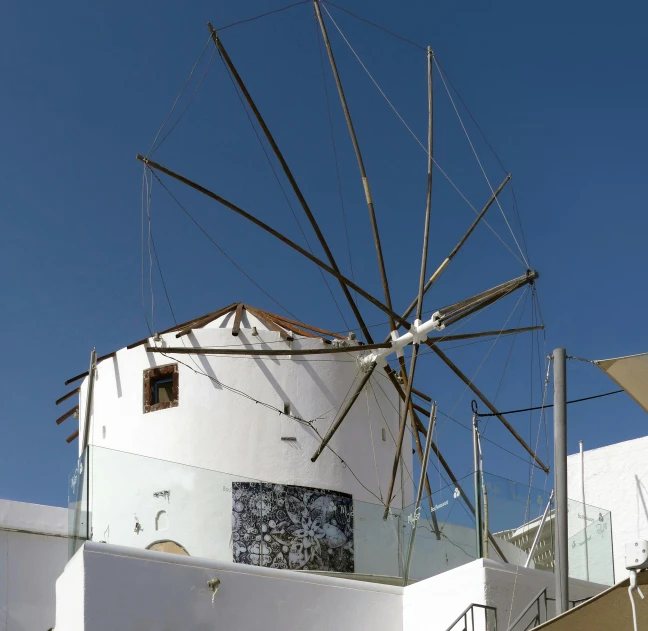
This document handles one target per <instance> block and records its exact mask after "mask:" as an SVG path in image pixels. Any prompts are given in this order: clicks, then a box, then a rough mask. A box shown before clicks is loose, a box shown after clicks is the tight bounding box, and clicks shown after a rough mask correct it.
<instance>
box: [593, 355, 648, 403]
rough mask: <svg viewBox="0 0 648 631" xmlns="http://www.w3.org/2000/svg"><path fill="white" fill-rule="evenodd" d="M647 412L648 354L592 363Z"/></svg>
mask: <svg viewBox="0 0 648 631" xmlns="http://www.w3.org/2000/svg"><path fill="white" fill-rule="evenodd" d="M594 364H596V365H597V366H598V367H599V368H600V369H601V370H602V371H603V372H604V373H606V374H607V376H608V377H610V379H612V381H614V382H615V383H616V384H618V385H619V386H620V387H621V388H623V389H624V390H625V391H626V392H627V393H628V394H629V395H630V396H631V397H632V398H633V399H634V400H635V401H636V402H637V403H638V404H639V405H640V406H641V407H642V408H643V409H644V410H645V411H646V412H648V353H642V354H641V355H629V356H628V357H617V358H616V359H599V360H597V361H595V362H594Z"/></svg>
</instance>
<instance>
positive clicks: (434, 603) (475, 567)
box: [403, 561, 484, 631]
mask: <svg viewBox="0 0 648 631" xmlns="http://www.w3.org/2000/svg"><path fill="white" fill-rule="evenodd" d="M483 602H484V572H483V568H482V565H481V561H473V562H471V563H468V564H466V565H463V566H462V567H459V568H456V569H454V570H450V571H449V572H446V573H444V574H441V575H438V576H433V577H432V578H428V579H426V580H424V581H420V582H419V583H415V584H413V585H409V586H408V587H407V588H406V589H405V591H404V596H403V631H421V630H423V629H425V631H446V629H447V628H448V627H449V626H450V625H451V624H452V622H454V620H455V619H456V618H457V616H459V614H461V612H462V611H463V610H464V609H465V608H466V607H468V605H470V604H471V603H483ZM458 629H462V628H461V627H458Z"/></svg>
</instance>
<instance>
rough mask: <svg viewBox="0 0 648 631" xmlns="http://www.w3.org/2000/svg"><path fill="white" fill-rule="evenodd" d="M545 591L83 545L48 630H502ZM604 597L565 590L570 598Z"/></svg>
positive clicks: (471, 568) (510, 572) (525, 585)
mask: <svg viewBox="0 0 648 631" xmlns="http://www.w3.org/2000/svg"><path fill="white" fill-rule="evenodd" d="M216 578H218V579H220V581H221V584H220V587H219V589H218V592H217V594H216V595H215V596H214V597H213V595H212V592H211V591H210V589H209V588H208V585H207V584H208V582H209V581H210V580H212V579H216ZM544 587H549V595H550V596H553V575H551V574H549V573H547V572H542V571H539V570H533V569H524V568H515V567H514V566H510V565H506V564H502V563H497V562H494V561H490V560H487V559H486V560H484V559H480V560H476V561H473V562H471V563H468V564H466V565H464V566H462V567H460V568H456V569H454V570H450V571H448V572H446V573H444V574H442V575H439V576H435V577H433V578H430V579H427V580H425V581H421V582H419V583H415V584H413V585H410V586H408V587H407V588H403V587H399V586H390V585H381V584H376V583H368V582H361V581H353V580H348V579H341V578H336V577H328V576H320V575H313V574H306V573H301V572H292V571H286V570H283V571H282V570H274V569H271V568H263V567H261V568H259V567H251V566H241V565H235V564H233V563H223V562H215V561H208V560H205V559H198V558H189V559H188V558H186V557H180V556H177V555H170V554H165V553H160V552H150V551H143V550H136V549H133V548H125V547H122V546H113V545H108V544H98V543H94V542H88V543H86V544H85V546H84V548H83V549H82V550H80V551H79V552H78V553H77V555H76V556H75V557H74V558H73V560H72V561H71V562H70V563H69V564H68V566H67V567H66V569H65V573H64V575H63V576H62V577H61V579H59V581H58V583H57V611H60V614H59V613H57V626H56V631H85V630H90V629H91V630H92V631H104V630H105V631H113V630H114V629H121V630H123V631H129V630H131V629H132V630H135V629H137V631H141V630H143V629H183V630H185V631H193V630H196V631H208V630H211V629H214V630H216V629H227V630H228V631H249V630H252V629H263V630H264V631H303V630H304V629H308V631H330V630H331V629H335V630H336V631H347V630H348V631H351V630H353V631H358V630H359V629H371V631H421V630H422V629H425V630H427V631H446V630H447V629H448V627H449V625H450V624H451V623H452V622H453V621H454V620H455V619H456V618H457V617H458V616H459V615H460V614H461V613H462V612H463V611H464V610H465V609H466V608H467V607H468V606H469V605H470V604H472V603H479V604H485V605H491V606H494V607H497V609H498V623H499V628H500V629H502V628H506V627H507V622H508V620H509V610H510V608H511V603H512V602H513V611H512V613H511V614H510V616H511V620H512V619H513V618H514V617H515V616H516V614H517V613H518V612H519V611H521V610H522V609H523V608H524V607H526V605H528V604H529V602H530V601H531V600H532V599H533V598H534V597H535V596H536V595H537V594H538V592H539V591H540V590H541V589H543V588H544ZM603 589H604V587H603V586H600V585H595V584H586V583H584V582H582V581H570V598H572V599H579V598H584V597H589V596H593V595H595V594H597V593H599V592H600V591H602V590H603ZM481 620H482V618H480V616H479V615H477V616H476V618H475V621H476V625H475V629H476V631H481V630H482V629H483V623H482V622H480V621H481ZM523 627H524V625H522V628H523Z"/></svg>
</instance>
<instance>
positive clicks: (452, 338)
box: [413, 324, 545, 401]
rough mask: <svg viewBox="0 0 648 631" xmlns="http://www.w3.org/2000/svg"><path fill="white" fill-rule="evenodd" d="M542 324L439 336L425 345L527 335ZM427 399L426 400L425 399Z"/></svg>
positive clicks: (542, 326)
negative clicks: (496, 336)
mask: <svg viewBox="0 0 648 631" xmlns="http://www.w3.org/2000/svg"><path fill="white" fill-rule="evenodd" d="M544 328H545V326H544V324H541V325H538V326H523V327H520V328H517V329H502V330H501V331H481V332H479V333H459V334H457V335H439V336H438V337H428V339H427V340H425V343H426V344H427V345H428V346H433V345H434V344H438V343H439V342H456V341H458V340H472V339H474V338H476V337H491V336H494V335H498V336H499V335H516V334H518V333H527V332H528V331H543V330H544ZM413 392H414V394H418V395H419V396H423V398H424V399H426V400H427V401H432V399H431V398H429V397H428V396H427V395H421V393H419V392H418V391H416V390H414V391H413ZM426 397H427V398H426Z"/></svg>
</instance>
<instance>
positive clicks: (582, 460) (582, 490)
mask: <svg viewBox="0 0 648 631" xmlns="http://www.w3.org/2000/svg"><path fill="white" fill-rule="evenodd" d="M578 447H579V449H580V469H581V501H582V502H583V535H584V536H585V580H586V581H589V580H590V579H589V549H588V545H587V504H585V453H584V452H583V441H582V440H579V441H578Z"/></svg>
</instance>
